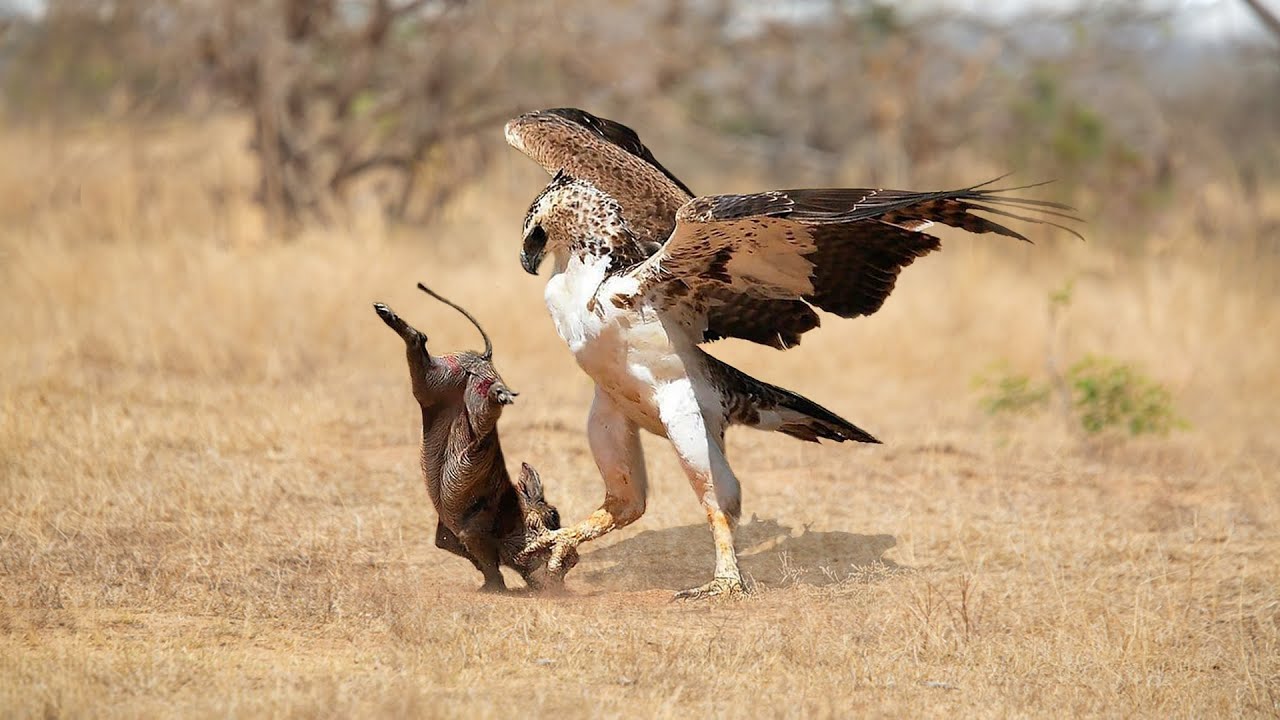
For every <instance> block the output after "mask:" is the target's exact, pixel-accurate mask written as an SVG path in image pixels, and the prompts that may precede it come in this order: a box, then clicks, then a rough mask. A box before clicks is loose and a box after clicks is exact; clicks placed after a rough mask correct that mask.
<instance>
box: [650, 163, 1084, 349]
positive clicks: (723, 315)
mask: <svg viewBox="0 0 1280 720" xmlns="http://www.w3.org/2000/svg"><path fill="white" fill-rule="evenodd" d="M982 187H983V186H974V187H969V188H964V189H961V190H953V191H944V192H925V193H920V192H906V191H900V190H883V189H817V190H772V191H768V192H762V193H754V194H749V195H713V196H706V197H699V198H694V199H693V200H691V201H689V202H688V203H686V204H685V205H684V206H682V207H681V208H680V210H679V212H678V213H677V214H676V227H675V230H674V231H673V232H672V234H671V236H670V238H669V239H668V240H667V242H666V243H665V244H664V245H663V246H662V249H661V250H659V251H658V252H657V253H656V254H654V255H653V256H651V257H650V258H649V259H648V260H647V261H645V263H643V264H642V265H640V266H639V267H638V268H636V269H635V270H634V272H635V273H636V275H637V276H638V277H639V278H640V279H641V287H643V288H645V291H646V292H652V293H653V295H652V296H653V297H655V298H656V299H657V300H658V301H659V302H660V303H661V304H662V305H663V306H664V307H666V308H668V309H682V310H684V311H685V314H686V316H687V317H688V318H689V322H690V323H691V324H698V323H699V322H701V323H702V324H703V325H704V326H705V328H706V329H705V332H704V336H705V338H706V339H708V340H710V339H715V338H716V337H727V336H733V337H743V338H746V339H749V340H752V341H754V342H762V343H763V344H767V345H772V346H774V347H788V346H791V345H794V344H796V343H798V342H799V339H800V336H801V335H802V334H804V333H805V332H807V331H808V330H811V329H813V328H814V327H817V326H818V317H817V315H816V313H813V312H812V308H808V309H809V313H804V312H800V311H798V307H797V305H796V304H797V303H800V304H804V305H806V306H813V307H817V308H820V309H822V310H826V311H828V312H831V313H834V314H836V315H839V316H841V317H857V316H861V315H870V314H871V313H874V312H876V311H877V310H879V309H880V308H881V307H882V306H883V305H884V302H885V300H886V299H887V298H888V297H889V295H890V294H891V293H892V292H893V289H894V286H895V285H896V283H897V279H898V275H899V274H900V273H901V272H902V269H903V268H905V267H907V266H908V265H910V264H911V263H912V262H914V261H915V259H916V258H918V257H922V256H924V255H927V254H928V253H930V252H933V251H935V250H938V249H939V248H940V247H941V242H940V241H939V240H938V238H937V237H935V236H933V235H930V234H928V233H925V232H921V231H922V230H923V229H924V228H926V227H928V226H929V225H932V224H934V223H940V224H944V225H949V226H952V227H957V228H961V229H964V230H967V231H969V232H974V233H994V234H998V235H1004V236H1007V237H1012V238H1017V239H1020V240H1027V238H1026V236H1025V235H1023V234H1022V233H1019V232H1017V231H1015V230H1013V229H1011V228H1009V227H1006V226H1005V225H1002V224H1000V223H998V222H995V221H993V220H991V219H989V218H986V217H983V216H981V215H978V214H975V213H976V212H986V213H989V214H992V215H998V216H1001V217H1009V218H1013V219H1017V220H1022V221H1026V222H1031V223H1041V224H1047V225H1052V226H1054V227H1060V228H1063V229H1065V230H1067V231H1068V232H1071V233H1072V234H1075V235H1076V236H1077V237H1078V236H1079V233H1077V232H1075V231H1074V230H1072V229H1071V228H1069V227H1065V226H1063V225H1062V224H1060V223H1057V222H1054V221H1053V220H1050V219H1048V217H1061V218H1064V219H1070V220H1075V219H1076V218H1075V217H1073V216H1071V215H1070V214H1068V213H1067V212H1066V211H1068V210H1070V208H1069V207H1067V206H1065V205H1062V204H1060V203H1054V202H1050V201H1046V200H1029V199H1025V198H1017V197H1007V196H1003V195H1000V194H999V193H1002V192H1006V191H1005V190H987V189H982ZM1015 189H1016V188H1015ZM1006 207H1008V208H1013V209H1016V210H1018V211H1019V212H1017V213H1015V212H1010V211H1008V210H1005V209H1003V208H1006ZM1046 216H1048V217H1046ZM671 283H679V285H680V286H681V290H680V292H678V293H670V294H668V293H667V291H666V288H668V287H670V285H671ZM770 321H772V322H770ZM762 327H768V328H769V329H768V330H767V331H763V330H762V329H761V328H762ZM762 336H763V340H762V339H761V337H762Z"/></svg>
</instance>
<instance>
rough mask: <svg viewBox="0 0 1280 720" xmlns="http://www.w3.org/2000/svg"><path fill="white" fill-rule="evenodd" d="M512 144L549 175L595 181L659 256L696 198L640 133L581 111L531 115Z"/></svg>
mask: <svg viewBox="0 0 1280 720" xmlns="http://www.w3.org/2000/svg"><path fill="white" fill-rule="evenodd" d="M505 134H506V138H507V143H508V144H509V145H511V146H512V147H514V148H516V149H517V150H519V151H520V152H523V153H524V154H525V155H528V156H529V157H530V158H532V159H533V161H534V162H536V163H538V164H539V165H541V166H542V167H543V169H545V170H546V171H547V172H548V173H550V174H552V175H555V174H556V173H558V172H560V171H561V170H563V171H565V172H566V173H568V174H569V175H571V176H573V177H575V178H580V179H583V180H587V181H589V182H590V183H591V184H592V185H594V186H595V187H597V188H599V189H600V190H603V191H604V192H605V193H607V194H609V195H610V196H611V197H613V198H614V199H615V200H617V201H618V204H619V206H620V207H621V208H622V212H623V215H624V219H625V220H626V221H627V225H628V227H630V228H631V230H632V232H633V233H634V234H635V235H636V238H637V239H638V240H639V241H640V242H641V245H642V247H644V248H646V250H647V252H653V251H656V250H657V249H658V247H659V246H660V245H661V244H662V243H663V241H665V240H666V239H667V237H668V236H669V235H670V234H671V230H672V228H674V227H675V219H676V211H677V210H679V209H680V206H681V205H684V204H685V203H686V202H688V201H689V199H690V198H692V197H693V193H692V191H690V190H689V187H688V186H687V185H685V184H684V183H683V182H680V180H679V179H678V178H677V177H676V176H675V175H674V174H672V173H671V171H670V170H667V169H666V168H665V167H663V166H662V164H661V163H659V162H658V160H657V158H655V157H654V156H653V153H652V152H650V151H649V148H647V147H645V145H644V143H642V142H640V136H639V135H638V134H636V131H635V130H632V129H631V128H629V127H627V126H626V125H623V124H622V123H618V122H614V121H613V120H607V119H605V118H601V117H596V116H595V115H592V114H591V113H589V112H586V111H585V110H578V109H576V108H552V109H550V110H538V111H536V112H530V113H525V114H524V115H521V116H520V117H517V118H514V119H512V120H511V121H510V122H508V123H507V125H506V128H505Z"/></svg>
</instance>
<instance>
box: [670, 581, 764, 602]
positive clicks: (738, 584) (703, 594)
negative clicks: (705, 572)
mask: <svg viewBox="0 0 1280 720" xmlns="http://www.w3.org/2000/svg"><path fill="white" fill-rule="evenodd" d="M746 594H747V586H746V585H744V584H742V578H714V579H713V580H712V581H711V582H709V583H707V584H705V585H701V586H699V587H696V588H689V589H688V590H681V591H680V592H678V593H676V595H675V597H673V598H672V600H700V599H702V598H710V597H731V596H743V595H746Z"/></svg>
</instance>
